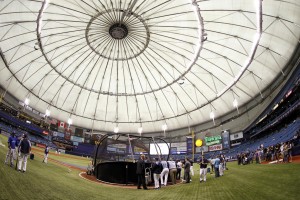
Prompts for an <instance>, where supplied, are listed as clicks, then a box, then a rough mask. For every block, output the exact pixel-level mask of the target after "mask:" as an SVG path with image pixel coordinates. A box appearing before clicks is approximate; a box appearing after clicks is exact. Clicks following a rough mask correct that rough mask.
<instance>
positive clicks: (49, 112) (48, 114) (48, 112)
mask: <svg viewBox="0 0 300 200" xmlns="http://www.w3.org/2000/svg"><path fill="white" fill-rule="evenodd" d="M50 114H51V111H50V110H48V109H46V113H45V115H46V116H47V117H49V116H50Z"/></svg>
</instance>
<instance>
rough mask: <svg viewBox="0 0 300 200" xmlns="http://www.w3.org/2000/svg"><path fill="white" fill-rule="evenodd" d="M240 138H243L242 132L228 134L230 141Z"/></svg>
mask: <svg viewBox="0 0 300 200" xmlns="http://www.w3.org/2000/svg"><path fill="white" fill-rule="evenodd" d="M242 138H244V134H243V132H238V133H233V134H230V141H233V140H238V139H242Z"/></svg>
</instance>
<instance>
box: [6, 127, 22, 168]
mask: <svg viewBox="0 0 300 200" xmlns="http://www.w3.org/2000/svg"><path fill="white" fill-rule="evenodd" d="M18 143H19V140H18V138H17V137H16V134H15V132H12V133H11V135H10V136H9V138H8V141H7V146H8V151H7V154H6V158H5V164H10V166H11V167H13V163H14V161H15V160H16V155H17V152H16V147H18Z"/></svg>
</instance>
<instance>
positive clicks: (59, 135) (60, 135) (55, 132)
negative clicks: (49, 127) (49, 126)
mask: <svg viewBox="0 0 300 200" xmlns="http://www.w3.org/2000/svg"><path fill="white" fill-rule="evenodd" d="M52 135H53V136H54V137H56V136H57V137H62V138H63V137H65V134H64V133H61V132H57V131H53V132H52Z"/></svg>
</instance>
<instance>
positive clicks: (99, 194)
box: [0, 135, 300, 200]
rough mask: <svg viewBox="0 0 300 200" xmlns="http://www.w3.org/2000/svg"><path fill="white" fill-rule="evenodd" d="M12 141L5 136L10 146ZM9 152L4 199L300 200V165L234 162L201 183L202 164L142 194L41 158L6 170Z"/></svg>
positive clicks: (0, 195) (0, 176) (1, 183)
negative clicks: (188, 178)
mask: <svg viewBox="0 0 300 200" xmlns="http://www.w3.org/2000/svg"><path fill="white" fill-rule="evenodd" d="M6 140H7V138H6V137H4V136H2V135H0V141H2V143H4V144H5V145H6ZM6 151H7V147H2V146H0V200H21V199H27V200H28V199H29V200H33V199H38V200H43V199H53V200H60V199H63V200H65V199H73V200H77V199H78V200H89V199H101V200H102V199H116V200H129V199H132V200H137V199H143V200H146V199H149V200H160V199H161V200H170V199H176V200H177V199H181V200H185V199H187V200H196V199H217V200H225V199H239V200H240V199H242V200H246V199H278V200H279V199H280V200H290V199H299V189H300V164H294V163H292V164H278V165H256V164H251V165H246V166H237V164H236V163H228V167H229V170H228V171H225V175H224V176H223V177H221V178H217V179H215V178H214V176H212V175H210V174H208V178H207V182H206V183H200V182H199V180H198V179H199V175H198V174H199V165H197V164H195V165H194V166H195V167H194V168H196V169H195V176H194V177H192V182H191V183H190V184H177V185H175V186H168V187H163V188H162V189H160V190H136V189H128V188H116V187H112V186H107V185H102V184H95V183H93V182H90V181H87V180H84V179H82V178H80V177H79V176H78V174H79V171H77V170H71V171H69V169H68V167H65V166H60V165H57V164H54V163H52V162H51V161H49V163H48V164H44V163H42V162H41V161H42V158H41V157H39V156H37V157H36V158H35V159H34V160H29V161H28V170H27V172H26V173H24V174H23V173H20V172H17V171H16V170H14V168H11V167H9V166H7V165H4V159H5V155H6Z"/></svg>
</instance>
